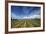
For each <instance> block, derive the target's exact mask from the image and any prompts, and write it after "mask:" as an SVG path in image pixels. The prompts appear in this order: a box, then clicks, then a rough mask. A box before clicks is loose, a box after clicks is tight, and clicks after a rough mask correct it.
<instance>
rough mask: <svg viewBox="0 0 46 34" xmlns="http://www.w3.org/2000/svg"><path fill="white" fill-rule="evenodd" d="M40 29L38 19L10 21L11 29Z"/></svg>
mask: <svg viewBox="0 0 46 34" xmlns="http://www.w3.org/2000/svg"><path fill="white" fill-rule="evenodd" d="M31 27H40V19H23V20H22V19H21V20H19V19H18V20H17V19H11V28H31Z"/></svg>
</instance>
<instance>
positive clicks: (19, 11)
mask: <svg viewBox="0 0 46 34" xmlns="http://www.w3.org/2000/svg"><path fill="white" fill-rule="evenodd" d="M11 17H12V19H34V18H40V7H32V6H30V7H29V6H11Z"/></svg>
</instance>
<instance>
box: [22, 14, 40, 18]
mask: <svg viewBox="0 0 46 34" xmlns="http://www.w3.org/2000/svg"><path fill="white" fill-rule="evenodd" d="M34 18H40V15H32V16H25V17H23V19H34Z"/></svg>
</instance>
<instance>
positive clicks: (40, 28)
mask: <svg viewBox="0 0 46 34" xmlns="http://www.w3.org/2000/svg"><path fill="white" fill-rule="evenodd" d="M11 5H14V6H35V7H36V6H37V7H41V27H33V28H12V29H11ZM42 29H43V5H38V4H22V3H8V31H9V32H12V31H27V30H42Z"/></svg>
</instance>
